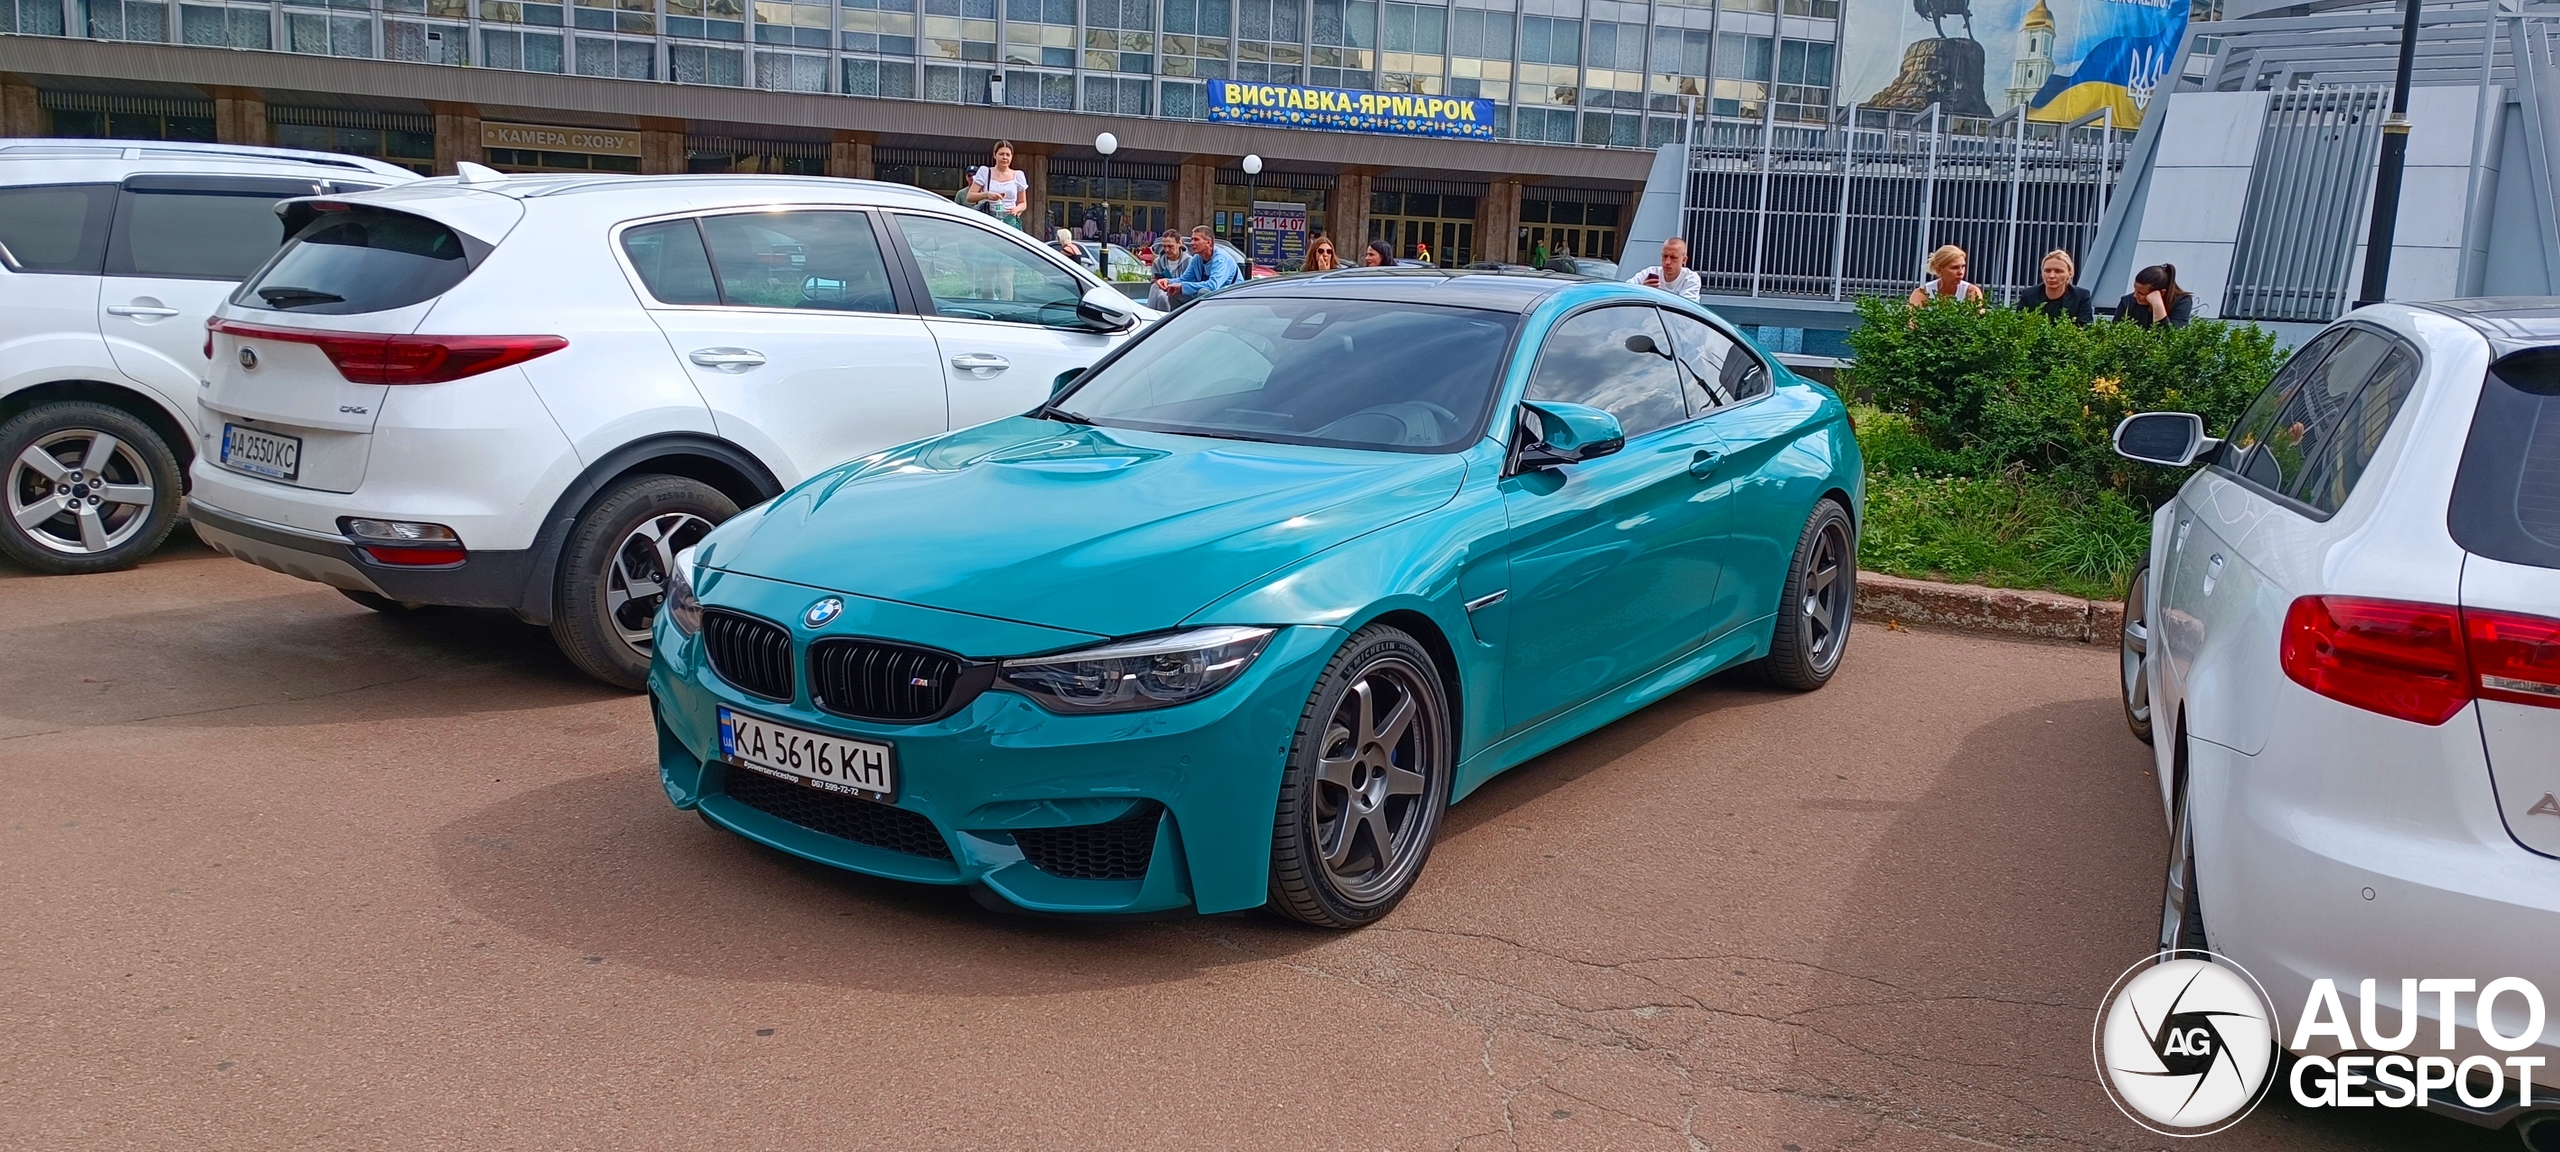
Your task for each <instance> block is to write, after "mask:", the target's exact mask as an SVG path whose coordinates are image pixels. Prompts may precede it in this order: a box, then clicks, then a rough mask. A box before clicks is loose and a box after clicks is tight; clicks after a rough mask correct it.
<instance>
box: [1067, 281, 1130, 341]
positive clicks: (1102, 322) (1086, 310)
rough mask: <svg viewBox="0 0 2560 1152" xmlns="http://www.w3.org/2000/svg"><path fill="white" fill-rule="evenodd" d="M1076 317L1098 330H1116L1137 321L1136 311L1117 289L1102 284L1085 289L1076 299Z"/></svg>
mask: <svg viewBox="0 0 2560 1152" xmlns="http://www.w3.org/2000/svg"><path fill="white" fill-rule="evenodd" d="M1076 319H1078V320H1081V321H1083V322H1084V323H1085V325H1086V326H1087V327H1090V328H1092V329H1094V330H1095V331H1098V332H1117V331H1119V330H1121V329H1123V328H1126V327H1128V326H1130V325H1132V324H1135V323H1137V322H1138V313H1137V310H1136V309H1134V308H1132V307H1130V304H1129V298H1128V297H1126V296H1123V295H1121V294H1120V290H1119V289H1117V288H1113V287H1111V286H1110V285H1107V284H1103V285H1096V286H1094V287H1091V288H1087V289H1085V292H1084V298H1083V299H1081V300H1078V301H1076Z"/></svg>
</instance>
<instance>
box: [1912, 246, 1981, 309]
mask: <svg viewBox="0 0 2560 1152" xmlns="http://www.w3.org/2000/svg"><path fill="white" fill-rule="evenodd" d="M1965 264H1966V261H1965V255H1964V249H1962V248H1958V247H1956V246H1955V245H1953V244H1949V245H1947V246H1945V247H1943V248H1940V249H1938V250H1937V251H1935V252H1932V253H1930V254H1929V279H1927V280H1924V281H1922V282H1921V284H1920V286H1919V287H1917V288H1914V289H1912V290H1911V306H1912V307H1914V308H1918V307H1921V306H1923V305H1926V304H1927V303H1929V302H1930V301H1932V300H1936V299H1938V298H1940V297H1952V298H1954V299H1957V300H1971V301H1973V302H1975V303H1977V304H1979V303H1981V302H1982V287H1981V286H1980V285H1978V284H1975V283H1973V282H1972V281H1970V280H1967V279H1965V278H1964V270H1965Z"/></svg>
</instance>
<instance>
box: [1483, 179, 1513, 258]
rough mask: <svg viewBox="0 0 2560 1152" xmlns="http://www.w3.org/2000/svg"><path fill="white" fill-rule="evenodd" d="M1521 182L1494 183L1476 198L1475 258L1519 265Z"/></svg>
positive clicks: (1498, 181) (1486, 186) (1502, 181)
mask: <svg viewBox="0 0 2560 1152" xmlns="http://www.w3.org/2000/svg"><path fill="white" fill-rule="evenodd" d="M1519 249H1520V182H1519V181H1518V180H1496V181H1493V182H1492V183H1490V184H1487V185H1485V187H1484V195H1482V196H1479V197H1477V198H1476V259H1478V260H1496V261H1500V262H1502V263H1505V264H1517V263H1520V262H1521V256H1520V251H1519Z"/></svg>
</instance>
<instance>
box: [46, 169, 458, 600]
mask: <svg viewBox="0 0 2560 1152" xmlns="http://www.w3.org/2000/svg"><path fill="white" fill-rule="evenodd" d="M415 179H417V176H416V174H414V173H412V172H409V171H408V170H406V169H402V168H395V167H393V166H391V165H389V164H385V163H382V162H381V161H378V160H367V159H364V158H362V157H357V156H334V155H330V154H328V153H324V152H301V151H295V150H291V149H284V148H249V147H239V146H234V145H228V144H177V143H164V142H161V141H157V140H152V141H127V140H0V476H4V477H5V485H6V487H5V492H6V497H5V500H0V504H5V507H0V511H5V513H6V517H5V518H0V555H5V556H7V557H9V558H10V559H12V560H15V561H17V562H18V563H20V564H23V565H25V566H27V567H29V568H33V569H35V570H36V571H39V572H46V573H53V574H66V573H75V572H101V571H106V570H108V569H113V568H122V567H125V566H127V565H130V564H132V563H134V562H135V561H138V560H140V559H141V558H142V557H144V556H146V555H149V554H150V552H151V550H152V549H154V548H157V547H159V546H160V541H161V540H163V539H164V538H166V537H167V536H168V535H169V530H170V528H172V527H174V526H175V525H176V524H177V522H178V514H179V510H180V507H181V505H180V498H181V491H180V490H181V487H182V485H183V483H184V478H185V474H186V473H185V469H186V463H187V461H188V460H189V459H190V458H191V456H192V455H193V452H194V448H195V439H196V429H195V412H196V392H197V391H198V388H199V383H198V382H199V381H200V380H202V379H203V377H204V369H205V359H204V322H205V318H206V317H207V316H210V315H212V314H213V309H214V307H215V306H216V305H218V304H220V303H221V302H222V299H223V298H224V297H226V296H228V295H230V294H231V290H232V288H233V287H234V286H236V285H237V284H238V283H239V281H240V278H241V277H243V276H246V275H248V274H249V273H250V272H251V271H253V270H255V269H256V268H257V267H258V265H260V264H262V263H264V262H266V259H267V257H269V256H271V255H274V254H275V250H276V246H277V245H278V244H281V243H283V242H284V229H283V226H282V225H281V224H279V223H278V222H277V220H276V213H275V203H276V201H278V200H282V199H285V198H287V197H293V196H309V195H312V194H314V193H335V192H354V191H359V190H364V189H372V188H379V187H382V186H384V185H387V184H399V183H406V182H408V181H411V180H415Z"/></svg>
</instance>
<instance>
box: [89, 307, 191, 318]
mask: <svg viewBox="0 0 2560 1152" xmlns="http://www.w3.org/2000/svg"><path fill="white" fill-rule="evenodd" d="M177 314H178V310H177V309H175V308H155V307H153V306H151V305H149V304H109V305H107V315H109V316H148V317H150V318H152V319H154V320H157V319H160V318H161V317H164V316H175V315H177Z"/></svg>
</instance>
